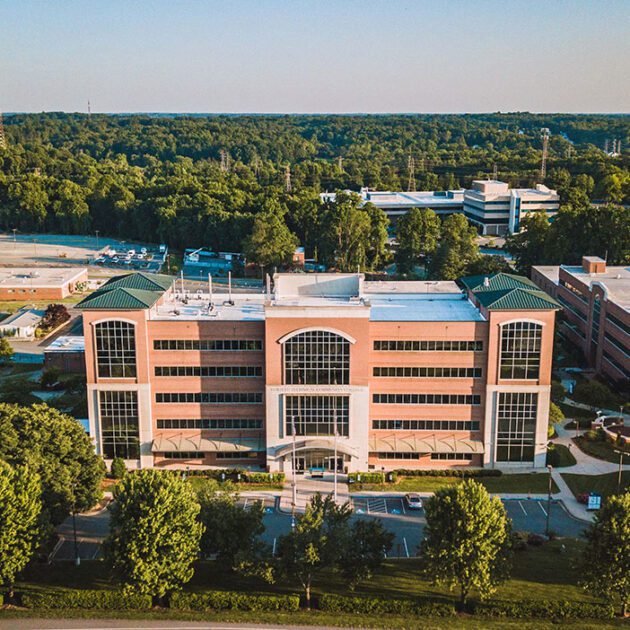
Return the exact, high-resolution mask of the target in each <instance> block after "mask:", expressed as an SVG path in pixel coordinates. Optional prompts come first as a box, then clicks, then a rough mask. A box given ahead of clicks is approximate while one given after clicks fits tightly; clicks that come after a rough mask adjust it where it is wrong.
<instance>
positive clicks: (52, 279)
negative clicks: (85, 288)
mask: <svg viewBox="0 0 630 630" xmlns="http://www.w3.org/2000/svg"><path fill="white" fill-rule="evenodd" d="M87 279H88V274H87V269H86V268H85V267H0V300H7V301H8V300H63V299H64V298H67V297H68V296H69V295H71V294H72V293H74V292H75V291H76V290H77V285H80V284H82V283H87Z"/></svg>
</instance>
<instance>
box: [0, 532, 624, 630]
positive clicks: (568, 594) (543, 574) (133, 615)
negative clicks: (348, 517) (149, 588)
mask: <svg viewBox="0 0 630 630" xmlns="http://www.w3.org/2000/svg"><path fill="white" fill-rule="evenodd" d="M583 545H584V543H583V542H581V541H578V540H573V539H565V540H562V541H553V542H549V543H546V544H545V545H543V546H541V547H529V548H528V549H527V550H526V551H519V552H516V553H515V556H514V568H513V571H512V577H511V579H510V580H509V581H507V582H506V583H505V584H503V585H502V586H500V587H499V589H498V590H497V593H496V595H495V599H498V600H501V601H518V600H524V599H526V600H531V599H565V600H571V601H597V600H596V599H594V598H593V597H591V596H590V595H589V594H588V593H585V592H584V591H583V590H582V589H581V588H580V587H579V586H578V585H577V580H578V577H579V576H578V573H577V571H576V569H575V568H574V567H575V564H576V562H577V561H578V560H579V558H580V555H581V550H582V548H583ZM420 567H421V564H420V561H419V560H417V559H409V560H402V561H387V562H385V564H384V566H383V568H382V570H381V571H380V572H379V573H377V574H376V575H375V576H374V578H373V579H372V580H369V581H365V582H363V583H361V584H359V585H358V586H357V588H356V591H355V593H356V594H357V595H359V596H369V595H378V596H381V597H400V598H407V597H421V598H431V599H435V600H440V601H451V602H455V600H456V594H455V593H451V592H449V591H448V590H447V589H445V588H442V587H436V586H433V585H432V584H431V583H430V582H428V581H427V580H426V579H423V578H422V577H421V576H420ZM69 588H82V589H93V588H96V589H111V588H115V585H114V584H113V583H112V582H111V581H110V579H109V574H108V571H107V569H106V567H105V565H104V563H103V562H102V561H86V562H84V563H82V564H81V566H79V567H75V566H73V565H72V564H71V563H69V562H63V563H62V562H59V563H53V564H51V565H41V564H33V565H31V566H30V567H28V568H27V570H26V571H25V572H24V576H23V579H22V581H20V582H19V583H18V584H17V585H16V592H35V591H39V592H42V591H44V592H54V591H58V590H60V589H69ZM186 590H188V591H193V592H203V591H206V590H234V591H245V592H259V593H299V592H300V589H299V587H297V586H296V585H295V583H289V582H287V581H280V582H277V583H275V584H267V583H265V582H263V581H261V580H259V579H257V578H255V577H246V576H242V575H240V574H237V573H234V572H232V571H230V570H229V569H227V568H226V567H224V566H222V565H220V564H219V563H216V562H200V563H198V564H197V565H196V570H195V575H194V577H193V579H192V580H191V582H190V583H189V584H188V585H187V587H186ZM322 593H334V594H340V595H349V594H351V593H349V591H348V587H347V585H346V583H345V582H344V581H343V580H342V579H341V578H340V576H339V575H338V574H336V573H330V572H329V573H324V574H322V575H320V576H319V577H318V578H317V579H316V580H315V583H314V586H313V597H314V599H316V598H317V597H318V596H319V595H321V594H322ZM40 614H41V615H42V616H45V617H79V618H102V617H103V616H104V613H103V612H102V611H100V612H99V611H77V610H71V611H47V612H44V613H39V612H37V611H36V612H31V611H23V612H20V611H15V610H11V611H3V612H0V619H1V618H2V617H7V618H9V617H21V616H23V617H30V618H33V617H37V616H38V615H40ZM106 616H107V618H118V619H164V620H168V619H182V620H184V619H186V620H203V621H206V622H210V621H216V622H230V621H231V622H236V623H254V624H261V623H271V624H281V625H302V624H303V625H320V626H342V627H366V628H368V627H369V628H418V629H421V628H479V629H480V630H481V629H482V628H492V629H494V628H497V629H498V628H516V627H517V626H516V624H518V628H521V629H526V630H534V629H538V628H550V629H551V628H555V627H557V626H558V625H565V624H564V623H559V624H556V623H552V622H546V621H541V620H533V621H523V620H518V621H517V620H514V621H513V620H495V619H483V618H474V617H470V616H466V615H461V616H459V617H457V618H454V619H445V620H442V619H440V620H426V619H421V618H408V617H398V616H394V615H392V616H389V615H385V616H380V617H378V618H377V617H370V616H361V615H345V614H341V615H339V614H328V613H323V612H320V611H317V610H313V611H305V610H301V611H299V612H297V613H271V612H270V613H246V612H230V611H225V612H220V613H210V614H209V613H194V612H184V611H138V612H133V611H132V612H128V611H121V612H116V611H107V613H106ZM567 623H571V624H572V625H574V626H575V620H574V621H573V622H567ZM431 624H434V625H431ZM620 626H621V624H620V623H617V622H616V621H611V622H610V623H609V622H598V623H593V624H592V625H591V626H589V625H588V624H586V623H584V622H582V621H580V624H579V627H580V628H591V627H592V628H593V629H594V628H603V627H620Z"/></svg>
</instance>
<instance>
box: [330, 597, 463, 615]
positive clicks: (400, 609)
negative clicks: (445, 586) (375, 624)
mask: <svg viewBox="0 0 630 630" xmlns="http://www.w3.org/2000/svg"><path fill="white" fill-rule="evenodd" d="M319 608H320V610H323V611H326V612H331V613H351V614H357V615H381V614H394V615H418V616H420V617H453V616H454V615H455V614H456V610H455V606H453V605H452V604H446V603H442V602H434V601H429V600H416V599H385V598H381V597H343V596H341V595H322V596H321V597H320V598H319Z"/></svg>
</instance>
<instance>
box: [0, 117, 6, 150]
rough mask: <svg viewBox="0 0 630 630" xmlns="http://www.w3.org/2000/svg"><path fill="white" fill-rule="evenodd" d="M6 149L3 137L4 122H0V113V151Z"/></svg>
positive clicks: (0, 120)
mask: <svg viewBox="0 0 630 630" xmlns="http://www.w3.org/2000/svg"><path fill="white" fill-rule="evenodd" d="M6 148H7V140H6V138H5V137H4V122H3V120H2V112H0V149H6Z"/></svg>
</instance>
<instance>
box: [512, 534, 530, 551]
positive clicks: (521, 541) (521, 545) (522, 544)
mask: <svg viewBox="0 0 630 630" xmlns="http://www.w3.org/2000/svg"><path fill="white" fill-rule="evenodd" d="M527 536H528V534H527V532H512V549H514V551H526V550H527Z"/></svg>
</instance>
